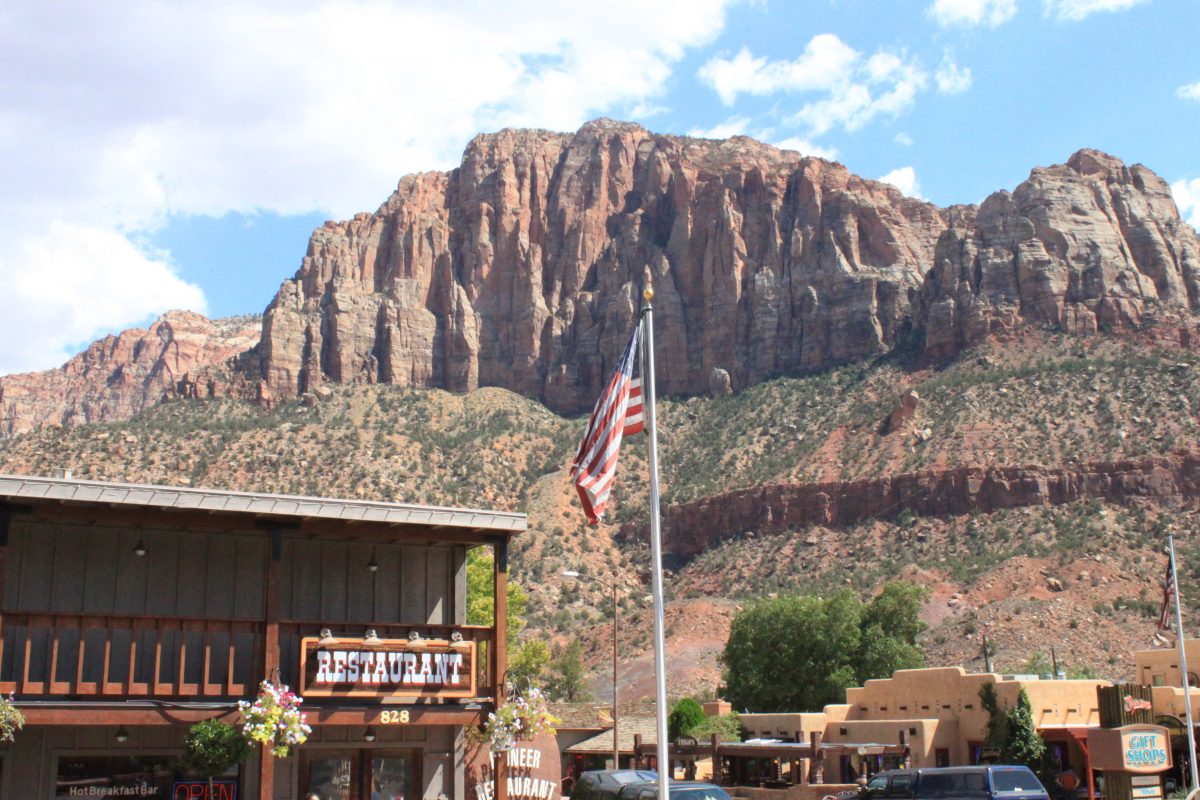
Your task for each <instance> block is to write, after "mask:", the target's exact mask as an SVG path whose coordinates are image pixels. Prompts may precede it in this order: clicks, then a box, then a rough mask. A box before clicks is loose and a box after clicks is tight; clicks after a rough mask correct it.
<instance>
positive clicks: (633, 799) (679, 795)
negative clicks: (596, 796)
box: [617, 781, 731, 800]
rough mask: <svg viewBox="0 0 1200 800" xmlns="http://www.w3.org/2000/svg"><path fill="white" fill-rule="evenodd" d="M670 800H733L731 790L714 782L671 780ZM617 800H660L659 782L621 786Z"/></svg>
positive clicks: (669, 787) (668, 789)
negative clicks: (730, 794)
mask: <svg viewBox="0 0 1200 800" xmlns="http://www.w3.org/2000/svg"><path fill="white" fill-rule="evenodd" d="M667 791H668V792H670V795H671V797H670V799H669V800H731V798H730V797H729V792H727V791H725V790H724V789H722V788H721V787H720V786H717V785H716V784H714V783H701V782H699V781H671V783H670V786H668V787H667ZM617 800H658V782H657V781H653V782H651V781H647V782H645V783H628V784H626V785H624V786H622V787H621V791H620V792H619V793H618V794H617Z"/></svg>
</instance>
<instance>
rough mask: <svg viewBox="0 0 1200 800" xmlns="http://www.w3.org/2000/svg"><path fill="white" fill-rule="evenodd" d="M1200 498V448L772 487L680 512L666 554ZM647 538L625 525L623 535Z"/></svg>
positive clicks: (672, 517)
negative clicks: (905, 524)
mask: <svg viewBox="0 0 1200 800" xmlns="http://www.w3.org/2000/svg"><path fill="white" fill-rule="evenodd" d="M1197 497H1200V451H1197V450H1180V451H1177V452H1174V453H1170V454H1168V455H1165V456H1150V457H1147V458H1142V459H1136V460H1129V461H1115V462H1097V463H1093V464H1084V465H1080V466H1077V467H1042V466H1018V467H959V468H956V469H947V470H926V471H923V472H912V473H906V474H902V475H895V476H892V477H886V478H869V479H867V478H864V479H861V480H855V481H833V482H829V483H800V484H771V485H767V486H756V487H753V488H750V489H744V490H741V491H734V492H727V493H725V494H721V495H715V496H713V497H706V498H703V499H700V500H696V501H693V502H690V503H681V504H679V505H677V506H672V507H671V508H670V509H669V510H668V511H667V513H666V514H665V515H664V517H665V520H666V522H667V525H666V536H665V547H666V549H667V550H669V551H670V552H671V553H673V554H675V555H679V556H684V557H690V556H694V555H697V554H698V553H701V552H703V551H704V550H706V549H708V548H709V547H712V546H714V545H716V544H719V543H720V542H722V541H723V540H725V539H729V538H733V537H736V536H738V535H740V534H741V533H742V532H744V531H755V532H760V533H780V532H783V531H788V530H802V529H804V528H807V527H809V526H812V525H822V526H826V527H845V526H850V525H856V524H858V523H861V522H864V521H866V520H868V519H895V518H896V517H898V516H900V515H901V514H902V513H903V512H905V511H909V512H911V513H914V514H916V515H918V516H942V515H950V514H968V513H971V512H973V511H979V512H983V513H987V512H990V511H996V510H999V509H1005V508H1020V507H1023V506H1035V505H1061V504H1065V503H1072V502H1075V501H1078V500H1089V499H1093V498H1097V499H1104V500H1108V501H1111V502H1117V503H1121V502H1127V501H1129V500H1132V499H1135V498H1140V499H1143V500H1146V501H1149V502H1154V503H1157V504H1161V505H1167V506H1173V505H1179V504H1181V503H1183V502H1186V501H1193V500H1195V499H1196V498H1197ZM642 533H643V531H642V526H640V525H626V526H624V527H623V529H622V532H621V535H622V536H623V537H625V538H631V537H634V536H638V535H641V534H642Z"/></svg>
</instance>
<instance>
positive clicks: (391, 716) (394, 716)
mask: <svg viewBox="0 0 1200 800" xmlns="http://www.w3.org/2000/svg"><path fill="white" fill-rule="evenodd" d="M379 722H380V724H382V725H407V724H408V709H406V708H403V709H389V710H387V711H384V712H383V713H382V714H380V715H379Z"/></svg>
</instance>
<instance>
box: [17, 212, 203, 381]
mask: <svg viewBox="0 0 1200 800" xmlns="http://www.w3.org/2000/svg"><path fill="white" fill-rule="evenodd" d="M0 285H3V286H4V287H5V291H4V292H0V320H3V322H0V330H3V331H4V336H5V338H6V342H5V347H4V351H3V366H4V368H5V370H6V371H10V372H12V371H24V370H32V369H40V368H44V367H45V366H47V365H48V364H55V363H61V362H62V361H64V360H65V359H66V358H68V357H69V356H70V355H71V349H72V348H74V347H77V346H78V345H79V344H80V343H81V342H87V341H90V340H92V339H94V338H95V337H96V336H98V335H99V334H101V333H103V332H104V331H105V330H107V329H108V328H110V327H111V323H112V320H114V319H119V320H128V321H129V322H139V321H143V320H146V319H147V318H149V317H153V316H156V315H158V314H160V313H162V312H163V311H167V310H169V309H172V308H190V309H193V310H196V311H200V312H201V313H203V312H204V295H203V293H202V292H201V291H200V289H199V288H198V287H196V286H192V285H191V284H188V283H185V282H184V281H182V280H180V279H179V277H178V276H176V275H175V273H174V272H173V271H172V270H171V267H170V266H169V265H168V264H167V263H165V262H164V261H163V260H162V259H161V258H155V257H154V256H152V255H147V254H145V253H143V252H141V251H139V250H138V249H137V248H136V247H135V246H134V245H132V244H131V243H130V242H129V240H128V239H127V238H125V237H124V236H122V235H121V234H119V233H115V232H113V231H107V230H103V229H101V228H97V227H87V226H77V225H71V224H69V223H65V222H53V223H51V224H50V226H49V227H48V228H47V229H46V230H45V231H44V232H43V233H42V234H41V235H33V236H26V237H25V238H23V239H21V240H19V241H17V242H16V243H15V246H14V247H11V248H5V251H4V252H3V253H2V254H0Z"/></svg>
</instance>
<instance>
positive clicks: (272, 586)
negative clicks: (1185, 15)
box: [255, 528, 283, 800]
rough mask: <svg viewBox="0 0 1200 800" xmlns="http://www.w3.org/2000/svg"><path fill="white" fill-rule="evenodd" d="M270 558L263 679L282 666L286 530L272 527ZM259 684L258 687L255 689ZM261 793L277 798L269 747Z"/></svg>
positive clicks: (263, 755)
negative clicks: (281, 588) (281, 599)
mask: <svg viewBox="0 0 1200 800" xmlns="http://www.w3.org/2000/svg"><path fill="white" fill-rule="evenodd" d="M270 536H271V538H270V552H269V553H268V558H267V575H266V583H265V585H264V586H263V608H264V612H265V613H264V615H263V664H262V666H263V673H262V676H263V679H264V680H266V679H269V678H273V677H275V671H276V670H278V669H279V567H280V561H281V560H282V559H283V532H282V531H281V530H280V529H279V528H272V529H271V533H270ZM257 690H258V687H257V686H256V687H255V691H257ZM258 764H259V769H258V797H259V800H274V795H275V756H273V755H271V753H270V751H269V750H267V748H266V747H263V748H262V751H261V752H260V753H259V761H258Z"/></svg>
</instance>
